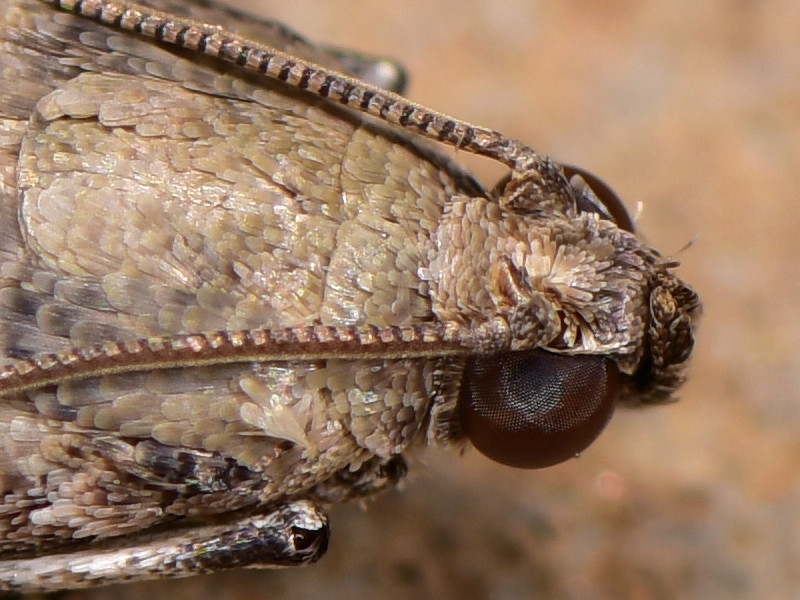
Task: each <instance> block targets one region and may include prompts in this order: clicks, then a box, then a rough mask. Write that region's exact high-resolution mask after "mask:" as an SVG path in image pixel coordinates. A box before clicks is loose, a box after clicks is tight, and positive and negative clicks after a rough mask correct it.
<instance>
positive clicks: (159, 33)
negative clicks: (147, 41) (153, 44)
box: [156, 21, 170, 42]
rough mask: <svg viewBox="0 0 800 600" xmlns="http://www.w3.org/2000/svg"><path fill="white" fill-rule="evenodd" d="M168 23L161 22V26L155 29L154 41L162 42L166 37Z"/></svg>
mask: <svg viewBox="0 0 800 600" xmlns="http://www.w3.org/2000/svg"><path fill="white" fill-rule="evenodd" d="M169 25H170V23H169V21H161V24H160V25H159V26H158V27H156V39H157V40H158V41H160V42H163V41H164V39H165V38H166V36H167V29H168V28H169Z"/></svg>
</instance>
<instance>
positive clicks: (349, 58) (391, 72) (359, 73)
mask: <svg viewBox="0 0 800 600" xmlns="http://www.w3.org/2000/svg"><path fill="white" fill-rule="evenodd" d="M325 50H326V51H327V52H328V53H329V54H332V55H333V56H335V57H336V59H337V60H338V61H339V64H340V65H341V68H342V69H343V70H344V71H346V72H347V73H350V74H352V75H355V76H356V77H357V78H358V79H361V80H363V81H366V82H367V83H371V84H372V85H377V86H378V87H382V88H383V89H385V90H390V91H392V92H395V93H396V94H404V93H405V91H406V87H408V73H406V70H405V69H404V68H403V65H401V64H400V63H398V62H396V61H394V60H391V59H388V58H376V57H374V56H367V55H365V54H361V53H359V52H354V51H353V50H343V49H341V48H325Z"/></svg>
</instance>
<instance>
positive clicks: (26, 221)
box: [0, 0, 700, 592]
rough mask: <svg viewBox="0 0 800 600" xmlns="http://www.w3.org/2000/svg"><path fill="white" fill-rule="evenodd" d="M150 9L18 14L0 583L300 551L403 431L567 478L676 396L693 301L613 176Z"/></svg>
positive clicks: (1, 356) (365, 64)
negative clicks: (614, 434)
mask: <svg viewBox="0 0 800 600" xmlns="http://www.w3.org/2000/svg"><path fill="white" fill-rule="evenodd" d="M152 4H153V6H154V8H150V7H146V6H142V5H133V4H126V3H124V2H104V1H102V0H84V1H80V0H59V1H56V2H41V1H37V0H0V5H2V13H0V14H2V15H4V16H3V19H4V22H3V23H2V28H1V30H0V43H2V50H1V52H2V54H0V65H2V74H3V78H4V91H3V93H2V95H0V150H2V154H0V211H1V212H0V486H1V489H0V492H2V503H0V588H2V589H5V590H17V591H22V592H26V591H34V590H38V591H45V590H54V589H62V588H73V587H85V586H92V585H100V584H106V583H113V582H118V581H128V580H134V579H146V578H155V577H169V576H173V577H175V576H185V575H191V574H195V573H203V572H213V571H218V570H221V569H226V568H233V567H246V566H249V567H278V566H288V565H299V564H304V563H308V562H311V561H315V560H317V559H318V558H320V557H321V556H322V554H323V553H324V552H325V549H326V545H327V541H328V521H327V517H326V516H325V512H324V510H325V507H326V506H328V505H330V504H332V503H338V502H344V501H347V500H350V499H354V498H363V497H367V496H370V495H372V494H374V493H376V492H378V491H380V490H383V489H386V488H388V487H391V486H392V485H394V484H395V483H396V482H397V481H398V480H399V479H400V478H402V476H403V475H404V473H405V471H406V466H405V462H404V460H403V455H404V454H405V453H407V452H408V451H410V449H412V448H413V447H415V446H420V445H425V444H428V445H437V446H438V445H452V446H455V447H463V446H464V445H465V444H466V443H467V441H469V442H470V443H471V444H472V445H473V446H475V447H476V448H477V449H478V450H479V451H481V452H483V453H484V454H486V455H487V456H489V457H491V458H493V459H495V460H497V461H498V462H500V463H504V464H507V465H511V466H513V467H521V468H534V467H542V466H548V465H552V464H556V463H558V462H561V461H563V460H566V459H568V458H570V457H573V456H575V455H576V454H577V453H579V452H581V451H582V450H584V449H585V448H586V447H587V446H588V445H589V444H590V443H591V442H592V441H593V440H594V439H595V438H596V437H597V435H598V434H599V433H600V431H601V430H602V429H603V427H604V426H605V424H606V423H607V421H608V419H609V418H610V416H611V414H612V412H613V410H614V407H615V406H617V405H620V404H625V405H642V404H653V403H660V402H664V401H667V400H669V399H670V398H671V397H672V394H673V392H674V391H675V390H676V389H677V387H678V386H680V384H681V383H682V382H683V380H684V378H685V371H686V365H687V361H688V359H689V356H690V354H691V350H692V346H693V336H694V333H693V332H694V329H695V327H696V321H697V318H698V316H699V313H700V304H699V301H698V298H697V296H696V294H695V293H694V292H693V291H692V290H691V289H690V288H689V287H688V286H687V285H685V284H684V283H683V282H682V281H681V280H680V279H679V278H678V277H677V276H676V275H675V273H674V270H675V267H676V266H677V263H676V262H675V261H674V260H671V259H667V258H664V257H662V256H661V255H660V254H659V253H658V252H656V251H655V250H654V249H652V248H650V247H648V246H647V245H646V244H645V243H644V242H643V241H642V240H640V239H639V238H638V237H637V236H636V234H635V232H634V227H633V223H632V221H631V219H630V218H629V216H628V215H627V213H626V212H625V209H624V207H623V205H622V203H621V202H620V201H619V200H618V199H617V198H616V196H615V195H614V194H613V192H611V190H610V188H609V187H608V186H606V185H605V184H604V183H603V182H602V181H600V180H599V179H597V178H596V177H594V176H593V175H591V174H589V173H587V172H585V171H583V170H582V169H578V168H575V167H571V166H564V165H559V164H558V163H556V162H554V161H553V160H551V159H549V158H547V157H545V156H542V155H540V154H538V153H536V152H535V151H534V150H532V149H531V148H529V147H528V146H526V145H524V144H522V143H521V142H518V141H516V140H513V139H510V138H508V137H506V136H504V135H502V134H501V133H498V132H496V131H492V130H489V129H485V128H480V127H476V126H473V125H469V124H467V123H465V122H463V121H459V120H456V119H452V118H450V117H447V116H445V115H442V114H439V113H436V112H434V111H431V110H429V109H426V108H424V107H422V106H419V105H417V104H414V103H412V102H410V101H408V100H406V99H404V98H403V97H402V96H399V95H398V94H397V93H396V91H395V90H399V89H401V88H402V73H401V71H399V70H397V69H396V68H394V67H393V66H392V65H390V64H388V63H385V62H379V61H373V60H369V59H366V58H364V57H361V56H358V55H355V54H348V53H346V52H334V51H328V50H325V49H323V48H319V47H316V46H313V45H311V44H309V43H307V42H306V41H305V40H303V39H302V38H301V37H299V36H298V35H296V34H294V33H292V32H291V31H289V30H288V29H286V28H285V27H283V26H281V25H279V24H276V23H270V22H265V21H259V20H257V19H253V18H250V17H245V16H243V15H241V14H239V13H236V12H233V11H230V10H226V9H223V8H219V7H214V6H206V5H203V6H191V7H188V6H185V7H184V6H175V5H174V4H172V3H169V2H167V1H166V0H165V1H163V2H162V1H161V0H159V1H158V2H153V3H152ZM158 9H160V10H158ZM166 11H169V12H166ZM204 23H211V24H204ZM431 140H433V141H434V142H440V143H441V144H445V145H446V146H450V147H451V148H455V149H457V150H458V152H459V153H464V152H469V153H475V154H479V155H483V156H487V157H489V158H492V159H494V160H497V161H500V162H501V163H503V164H504V165H506V166H507V167H508V169H509V173H508V175H507V176H506V177H504V178H503V179H502V180H501V181H499V182H498V183H497V184H496V185H495V186H494V187H493V188H492V189H485V188H484V187H483V186H482V185H481V184H480V183H479V182H478V181H477V180H476V179H475V178H474V177H473V176H472V175H470V173H468V172H467V171H466V170H465V169H464V168H463V167H462V166H460V165H459V164H458V162H457V161H456V160H455V158H454V156H455V154H456V153H454V152H452V151H451V152H447V151H445V150H443V149H442V148H441V145H439V146H435V145H434V144H433V143H432V142H431Z"/></svg>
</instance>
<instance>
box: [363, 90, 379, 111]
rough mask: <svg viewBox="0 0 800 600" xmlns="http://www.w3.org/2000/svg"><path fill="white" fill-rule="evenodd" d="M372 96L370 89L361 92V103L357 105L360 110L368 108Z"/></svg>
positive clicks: (373, 95)
mask: <svg viewBox="0 0 800 600" xmlns="http://www.w3.org/2000/svg"><path fill="white" fill-rule="evenodd" d="M374 97H375V94H374V93H373V92H370V91H366V92H364V93H363V94H361V104H360V105H359V107H360V108H361V110H364V111H366V110H369V103H370V102H371V101H372V99H373V98H374Z"/></svg>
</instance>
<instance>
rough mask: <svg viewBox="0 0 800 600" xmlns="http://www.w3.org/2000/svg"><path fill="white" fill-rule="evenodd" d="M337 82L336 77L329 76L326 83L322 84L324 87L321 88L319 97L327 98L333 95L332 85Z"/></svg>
mask: <svg viewBox="0 0 800 600" xmlns="http://www.w3.org/2000/svg"><path fill="white" fill-rule="evenodd" d="M335 82H336V77H334V76H333V75H328V76H327V77H326V78H325V81H324V82H322V85H321V86H320V88H319V92H318V93H319V95H320V96H322V97H323V98H327V97H328V95H329V94H330V93H331V85H332V84H333V83H335Z"/></svg>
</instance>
